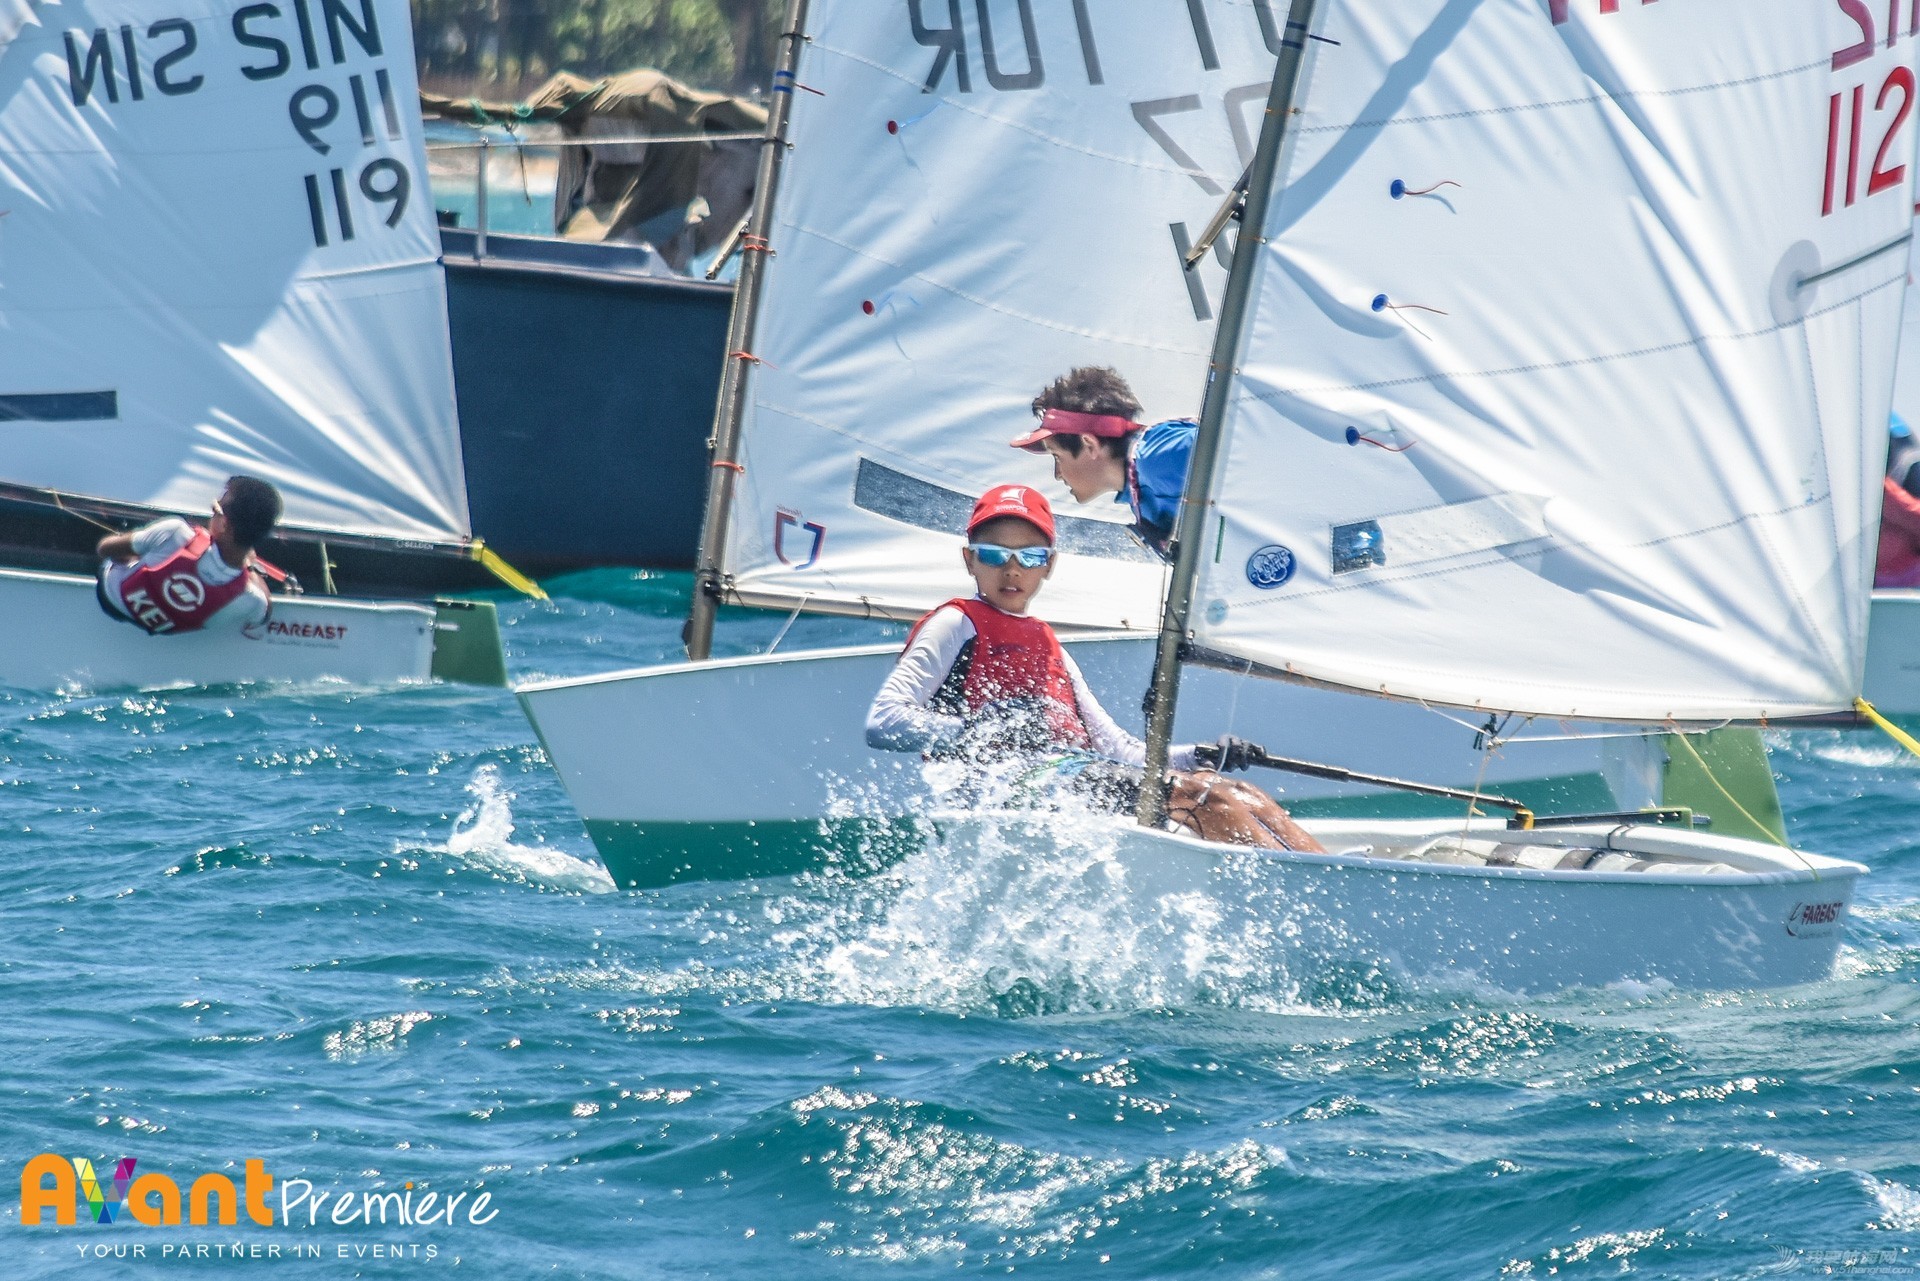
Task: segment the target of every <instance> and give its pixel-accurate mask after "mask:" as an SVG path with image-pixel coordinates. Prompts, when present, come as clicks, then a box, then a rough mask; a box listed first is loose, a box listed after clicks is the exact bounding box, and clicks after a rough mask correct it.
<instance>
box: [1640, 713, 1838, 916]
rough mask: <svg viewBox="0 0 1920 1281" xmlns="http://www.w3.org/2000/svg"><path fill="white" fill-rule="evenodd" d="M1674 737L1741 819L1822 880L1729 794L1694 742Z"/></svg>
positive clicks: (1794, 850)
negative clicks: (1757, 829)
mask: <svg viewBox="0 0 1920 1281" xmlns="http://www.w3.org/2000/svg"><path fill="white" fill-rule="evenodd" d="M1673 737H1675V738H1677V739H1679V740H1680V745H1681V746H1682V747H1684V748H1686V749H1687V754H1688V755H1690V756H1692V757H1693V760H1694V763H1695V764H1697V765H1698V766H1699V767H1700V772H1701V773H1702V774H1705V775H1706V776H1707V781H1708V782H1709V783H1712V784H1713V787H1714V790H1715V791H1717V792H1719V793H1720V795H1722V796H1724V797H1726V798H1727V800H1728V802H1729V803H1730V804H1731V805H1732V806H1733V808H1735V809H1737V810H1739V811H1740V817H1742V818H1744V819H1746V820H1747V822H1749V823H1751V824H1753V825H1754V826H1755V827H1757V828H1759V829H1760V831H1762V832H1763V833H1765V834H1766V838H1767V839H1768V840H1770V841H1772V842H1773V843H1774V844H1775V845H1778V846H1779V847H1780V848H1781V849H1783V850H1786V851H1787V852H1788V853H1790V854H1792V855H1793V856H1794V857H1795V858H1797V859H1799V860H1800V861H1801V862H1802V863H1804V864H1806V868H1807V870H1808V871H1809V872H1812V873H1813V879H1814V880H1816V881H1817V880H1819V879H1820V869H1819V868H1817V867H1815V866H1814V865H1813V864H1812V862H1811V861H1809V860H1808V858H1807V856H1806V855H1805V854H1802V853H1801V852H1800V851H1799V850H1797V849H1794V848H1793V846H1791V845H1789V844H1787V842H1785V841H1784V840H1782V839H1780V838H1779V837H1778V836H1775V835H1774V834H1773V829H1772V828H1770V827H1768V826H1767V825H1766V824H1765V823H1762V822H1761V821H1760V820H1759V819H1757V818H1755V817H1754V816H1753V814H1752V812H1751V811H1749V810H1748V809H1747V807H1746V806H1744V805H1742V804H1741V803H1740V798H1739V797H1737V796H1735V795H1734V794H1733V793H1732V792H1729V791H1728V790H1727V789H1726V785H1725V784H1723V783H1722V782H1721V781H1720V778H1719V776H1718V775H1716V774H1715V773H1714V772H1713V767H1712V766H1710V765H1708V764H1707V760H1706V758H1705V757H1704V756H1702V755H1700V749H1699V748H1697V747H1695V746H1694V745H1693V742H1692V740H1691V739H1690V738H1689V737H1688V736H1687V735H1685V734H1675V735H1674V736H1673Z"/></svg>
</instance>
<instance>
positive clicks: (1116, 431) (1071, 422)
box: [1008, 409, 1141, 450]
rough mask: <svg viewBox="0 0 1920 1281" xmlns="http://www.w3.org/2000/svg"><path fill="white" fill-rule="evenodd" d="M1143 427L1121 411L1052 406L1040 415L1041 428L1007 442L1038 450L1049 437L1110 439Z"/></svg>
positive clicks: (1019, 446) (1021, 447)
mask: <svg viewBox="0 0 1920 1281" xmlns="http://www.w3.org/2000/svg"><path fill="white" fill-rule="evenodd" d="M1140 428H1141V425H1140V424H1139V423H1137V422H1135V421H1133V419H1131V418H1122V417H1121V416H1120V415H1119V414H1081V413H1075V412H1074V411H1073V410H1071V409H1049V410H1047V411H1046V412H1045V413H1044V414H1041V415H1040V425H1039V426H1038V427H1035V428H1034V429H1033V430H1032V431H1030V432H1028V433H1027V434H1026V435H1024V436H1022V437H1021V438H1020V439H1018V440H1014V441H1009V442H1008V443H1009V444H1011V445H1012V446H1013V447H1014V448H1015V449H1033V450H1037V449H1039V448H1040V447H1041V445H1040V442H1041V441H1043V440H1045V439H1046V438H1047V437H1049V436H1105V437H1107V438H1108V439H1110V440H1118V439H1119V438H1120V437H1122V436H1125V435H1127V434H1129V433H1131V432H1136V431H1139V430H1140Z"/></svg>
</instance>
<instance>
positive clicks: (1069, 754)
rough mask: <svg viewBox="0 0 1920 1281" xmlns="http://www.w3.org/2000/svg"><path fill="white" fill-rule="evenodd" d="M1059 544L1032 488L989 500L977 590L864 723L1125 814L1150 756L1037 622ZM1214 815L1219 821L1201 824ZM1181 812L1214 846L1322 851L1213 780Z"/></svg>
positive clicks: (983, 503) (889, 683)
mask: <svg viewBox="0 0 1920 1281" xmlns="http://www.w3.org/2000/svg"><path fill="white" fill-rule="evenodd" d="M1053 538H1054V528H1053V509H1052V507H1051V506H1049V505H1048V503H1047V499H1046V496H1045V495H1044V494H1041V493H1039V492H1038V491H1036V490H1035V489H1033V488H1032V487H1031V486H1029V485H999V486H996V487H995V488H993V489H990V490H988V491H987V492H986V493H985V494H983V495H981V498H980V501H979V502H978V503H976V504H974V508H973V515H972V516H971V517H970V518H969V519H968V521H967V547H966V550H965V551H964V552H962V553H961V556H962V559H963V561H964V562H965V564H966V567H967V573H968V574H970V575H972V577H973V581H974V585H975V587H976V588H977V589H978V592H977V594H976V595H974V596H973V597H971V598H964V599H955V600H951V601H948V602H947V603H946V604H944V605H942V606H940V607H939V608H938V609H936V610H934V611H933V612H932V613H930V614H928V615H927V616H926V617H925V618H922V619H921V620H920V621H919V622H918V623H916V624H914V628H913V631H912V632H911V633H909V634H908V636H907V646H906V649H905V650H904V651H903V652H902V653H901V655H900V657H899V659H898V661H896V662H895V664H894V668H893V671H892V672H891V673H890V674H889V675H888V676H887V680H886V683H885V684H883V685H882V686H881V687H880V692H879V693H878V694H877V695H876V696H875V697H874V700H873V706H872V707H871V708H870V709H869V710H868V712H867V743H868V745H869V746H871V747H875V748H878V749H881V750H883V751H896V752H923V753H925V754H927V755H928V756H932V757H961V758H966V759H969V760H971V761H972V762H974V763H975V764H978V765H989V764H991V763H993V762H995V761H1000V760H1006V759H1009V758H1012V759H1017V760H1021V761H1022V763H1023V764H1026V763H1030V762H1035V761H1038V760H1040V759H1041V758H1044V757H1051V758H1052V759H1050V760H1045V761H1044V764H1043V768H1042V769H1041V770H1040V771H1038V772H1036V771H1034V770H1032V769H1027V770H1025V771H1023V775H1024V778H1023V781H1027V782H1030V781H1031V780H1032V779H1033V778H1035V777H1038V776H1039V775H1040V774H1044V773H1048V772H1050V773H1051V775H1052V779H1051V781H1053V782H1056V783H1057V784H1059V785H1060V786H1061V787H1062V788H1063V790H1065V791H1067V792H1069V793H1072V794H1075V795H1078V796H1081V797H1084V798H1086V799H1088V800H1091V801H1094V802H1095V803H1097V804H1098V805H1099V806H1100V807H1102V808H1111V809H1113V810H1114V811H1116V812H1120V811H1124V810H1128V809H1131V808H1132V807H1133V804H1134V802H1135V800H1137V798H1138V796H1139V789H1140V786H1141V777H1142V775H1141V771H1142V769H1144V767H1145V765H1146V746H1145V745H1144V744H1143V743H1141V741H1140V740H1139V739H1137V738H1135V737H1134V736H1133V735H1131V734H1129V733H1127V732H1126V731H1125V730H1123V729H1121V728H1120V727H1119V726H1118V725H1116V724H1115V723H1114V721H1113V718H1112V717H1110V716H1108V715H1107V713H1106V709H1104V708H1102V707H1101V706H1100V703H1099V700H1098V699H1096V698H1095V697H1094V696H1093V691H1092V690H1090V689H1088V687H1087V682H1086V679H1085V678H1084V677H1083V676H1081V674H1080V668H1079V667H1078V666H1077V665H1076V664H1075V663H1074V661H1073V658H1072V656H1071V655H1069V654H1068V653H1067V652H1066V650H1065V649H1063V648H1061V645H1060V641H1059V638H1057V637H1056V636H1055V635H1054V634H1053V629H1052V628H1051V627H1049V626H1047V624H1046V623H1045V622H1043V621H1042V620H1040V619H1037V618H1033V617H1030V616H1029V615H1028V613H1027V611H1028V609H1029V607H1030V606H1031V605H1032V603H1033V598H1034V597H1035V596H1036V595H1038V594H1039V591H1040V587H1041V584H1043V583H1045V582H1046V581H1047V579H1048V578H1049V577H1051V576H1052V574H1053V568H1054V565H1055V564H1056V563H1057V562H1058V557H1057V554H1056V552H1055V550H1054V546H1053ZM1170 760H1171V764H1172V765H1173V767H1174V769H1175V770H1176V771H1190V770H1193V769H1195V767H1196V766H1197V764H1198V760H1197V751H1196V748H1195V747H1193V746H1186V747H1177V748H1175V749H1174V750H1173V753H1172V756H1171V758H1170ZM1209 804H1212V805H1213V806H1214V811H1215V812H1214V816H1215V817H1216V818H1217V819H1219V820H1220V821H1216V822H1211V823H1209V822H1207V821H1205V820H1206V817H1207V816H1206V815H1204V814H1200V813H1198V811H1201V810H1204V809H1205V808H1206V807H1207V806H1208V805H1209ZM1172 809H1173V812H1174V813H1176V814H1185V815H1187V816H1188V817H1187V821H1186V822H1185V823H1183V825H1184V826H1188V827H1191V828H1192V829H1193V830H1195V831H1196V832H1199V833H1200V834H1201V835H1203V836H1207V837H1209V839H1213V838H1216V837H1218V838H1219V839H1226V840H1230V841H1232V842H1233V843H1236V844H1247V845H1264V846H1268V847H1277V848H1284V849H1307V850H1317V849H1319V848H1320V847H1319V843H1318V842H1316V841H1315V840H1314V839H1313V837H1311V836H1309V835H1307V833H1305V832H1304V831H1302V830H1301V829H1300V828H1299V827H1297V826H1296V825H1295V824H1294V823H1293V821H1292V819H1290V818H1288V817H1287V814H1286V811H1285V810H1283V809H1281V808H1280V807H1279V806H1278V805H1276V804H1274V802H1273V800H1272V799H1271V798H1270V797H1268V796H1267V795H1266V793H1264V792H1261V791H1260V790H1259V789H1257V788H1253V787H1248V786H1246V785H1245V784H1240V783H1228V782H1225V781H1224V780H1221V779H1220V778H1219V777H1218V776H1217V775H1215V774H1212V773H1203V774H1176V775H1175V777H1174V805H1173V807H1172Z"/></svg>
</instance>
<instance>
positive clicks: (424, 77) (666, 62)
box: [413, 0, 786, 98]
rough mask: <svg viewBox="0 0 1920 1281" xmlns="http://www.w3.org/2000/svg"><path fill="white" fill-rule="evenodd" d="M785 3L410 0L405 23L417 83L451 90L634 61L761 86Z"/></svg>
mask: <svg viewBox="0 0 1920 1281" xmlns="http://www.w3.org/2000/svg"><path fill="white" fill-rule="evenodd" d="M785 13H786V0H480V2H479V3H475V0H413V32H414V45H415V49H416V51H417V54H418V57H419V61H420V79H421V82H422V84H423V86H425V87H427V88H429V89H431V90H432V91H434V92H438V93H445V94H450V95H454V96H464V95H467V94H476V95H482V96H490V97H496V98H498V97H519V96H522V95H524V94H525V93H526V92H528V91H529V90H531V89H532V88H533V87H534V86H536V85H538V84H540V83H541V82H542V81H544V80H545V79H546V78H547V77H548V76H550V75H552V74H553V73H554V72H555V71H561V70H566V71H573V72H576V73H578V74H580V75H583V76H601V75H609V74H612V73H615V72H620V71H628V70H632V69H633V68H635V67H657V68H659V69H660V70H662V71H665V72H666V73H667V74H669V75H672V76H675V77H678V78H679V79H682V80H685V81H688V82H690V83H692V84H695V85H699V86H702V87H706V88H715V89H724V90H727V91H729V92H732V93H763V92H765V90H766V88H767V86H768V84H769V82H770V81H771V80H772V77H773V56H774V45H775V40H776V39H777V38H778V36H779V23H780V20H781V19H782V18H783V17H784V16H785Z"/></svg>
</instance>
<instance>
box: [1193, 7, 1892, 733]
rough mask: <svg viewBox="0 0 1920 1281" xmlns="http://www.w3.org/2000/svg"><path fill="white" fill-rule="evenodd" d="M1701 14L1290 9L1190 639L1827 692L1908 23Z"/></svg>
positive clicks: (1885, 326) (1596, 676) (1860, 646)
mask: <svg viewBox="0 0 1920 1281" xmlns="http://www.w3.org/2000/svg"><path fill="white" fill-rule="evenodd" d="M1737 8H1738V14H1737V17H1736V15H1735V13H1734V9H1733V7H1732V6H1729V5H1726V4H1719V3H1712V2H1711V0H1669V2H1668V3H1661V4H1651V3H1631V2H1630V3H1626V4H1620V5H1614V4H1602V3H1600V0H1395V3H1393V4H1378V3H1373V2H1372V0H1325V3H1323V4H1322V6H1321V9H1320V26H1319V31H1318V35H1319V37H1320V39H1319V40H1318V41H1316V42H1315V44H1314V45H1313V49H1314V51H1315V52H1314V59H1315V61H1314V64H1313V65H1312V67H1311V68H1310V75H1311V81H1310V86H1309V88H1308V90H1307V92H1306V94H1305V96H1304V98H1303V99H1302V100H1301V102H1302V112H1301V114H1300V116H1299V119H1298V126H1299V127H1298V131H1297V133H1296V134H1295V135H1294V141H1293V143H1292V144H1291V146H1290V148H1289V152H1288V154H1286V155H1285V156H1284V157H1283V161H1282V165H1281V177H1280V180H1279V183H1278V189H1277V195H1276V200H1275V204H1274V206H1273V208H1272V210H1271V211H1270V217H1269V218H1268V221H1267V225H1266V227H1265V228H1264V229H1263V230H1264V235H1265V237H1266V241H1267V243H1265V244H1264V245H1263V246H1262V250H1261V253H1260V257H1259V261H1258V263H1257V266H1256V268H1255V271H1256V275H1255V276H1254V288H1255V301H1254V303H1253V310H1252V312H1251V314H1250V315H1249V317H1248V325H1247V328H1246V330H1245V332H1244V334H1243V336H1242V341H1241V349H1240V352H1239V356H1238V358H1237V360H1236V377H1235V380H1234V383H1233V390H1232V393H1231V396H1232V399H1231V401H1230V404H1229V408H1228V413H1227V419H1226V426H1225V433H1226V434H1225V437H1224V448H1223V452H1222V455H1221V457H1220V459H1219V462H1218V465H1217V467H1216V468H1215V469H1214V473H1213V476H1212V478H1211V480H1212V493H1213V495H1214V497H1215V499H1216V502H1215V504H1214V505H1213V506H1212V507H1211V508H1210V509H1208V510H1206V511H1204V512H1202V513H1200V514H1199V515H1200V519H1199V520H1198V521H1197V522H1195V523H1196V525H1197V528H1196V530H1195V536H1196V537H1198V538H1199V539H1201V540H1202V545H1201V553H1202V565H1201V574H1200V579H1199V581H1198V584H1197V589H1196V595H1195V598H1194V603H1193V615H1192V631H1193V635H1192V639H1193V640H1194V642H1195V643H1196V645H1197V646H1198V648H1199V649H1200V650H1201V651H1202V652H1209V653H1213V654H1217V655H1223V656H1230V657H1231V658H1232V659H1234V660H1240V661H1245V662H1248V663H1252V664H1255V665H1258V666H1260V667H1263V668H1266V669H1269V670H1271V671H1275V672H1280V673H1290V674H1293V675H1296V676H1299V677H1303V678H1308V679H1314V680H1320V681H1326V682H1331V683H1333V684H1337V685H1340V686H1347V687H1352V688H1357V689H1362V690H1370V691H1375V692H1382V693H1387V694H1392V695H1397V696H1400V697H1405V698H1417V699H1424V700H1430V701H1434V702H1442V703H1449V704H1455V705H1461V706H1470V707H1486V708H1490V709H1500V710H1507V711H1519V712H1529V713H1543V714H1552V715H1565V716H1576V715H1577V716H1581V717H1604V718H1621V719H1634V720H1665V719H1668V718H1674V719H1678V720H1683V721H1702V720H1712V719H1718V718H1724V717H1761V716H1776V717H1777V716H1791V715H1797V714H1810V713H1819V712H1825V711H1831V710H1834V709H1837V708H1844V707H1847V706H1849V705H1850V703H1851V701H1852V699H1853V698H1854V697H1855V696H1856V695H1857V694H1858V693H1859V690H1860V677H1861V669H1862V663H1863V657H1864V649H1865V639H1866V627H1867V609H1868V592H1869V587H1870V581H1871V576H1872V564H1873V552H1874V541H1875V525H1876V520H1877V516H1878V491H1879V483H1880V473H1881V468H1882V465H1883V462H1884V443H1883V442H1884V431H1885V422H1886V416H1887V412H1888V405H1889V401H1890V399H1891V395H1892V388H1893V374H1894V370H1893V362H1894V352H1895V347H1896V344H1897V341H1898V336H1899V326H1900V315H1901V304H1902V291H1903V288H1904V285H1905V282H1906V272H1907V253H1906V245H1905V240H1904V238H1905V237H1906V236H1907V235H1908V234H1909V228H1910V224H1911V222H1912V211H1913V178H1914V175H1913V165H1912V160H1913V156H1914V135H1913V133H1912V132H1910V131H1911V130H1912V129H1913V128H1914V120H1913V115H1914V108H1915V106H1916V104H1915V102H1914V98H1915V96H1916V95H1915V79H1914V74H1913V71H1912V64H1913V59H1914V52H1915V49H1916V48H1917V47H1920V39H1917V38H1916V33H1915V32H1914V31H1912V30H1910V29H1909V28H1908V26H1907V25H1906V21H1907V18H1908V17H1909V16H1911V15H1907V14H1906V13H1905V10H1906V9H1907V8H1910V6H1901V12H1900V13H1899V14H1896V15H1894V16H1895V17H1896V18H1899V20H1900V23H1899V25H1898V26H1897V27H1896V28H1895V29H1894V30H1891V31H1889V30H1886V29H1884V28H1882V27H1880V26H1878V25H1877V24H1878V23H1879V22H1880V21H1882V20H1884V19H1885V18H1886V17H1887V16H1888V15H1887V6H1885V5H1868V4H1852V3H1843V4H1841V5H1839V6H1835V5H1832V4H1824V3H1807V0H1743V2H1742V3H1741V4H1740V5H1739V6H1737ZM1870 10H1877V13H1875V12H1870ZM1419 193H1426V194H1419Z"/></svg>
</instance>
